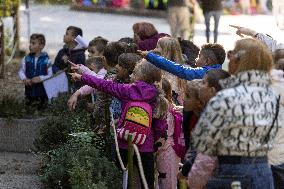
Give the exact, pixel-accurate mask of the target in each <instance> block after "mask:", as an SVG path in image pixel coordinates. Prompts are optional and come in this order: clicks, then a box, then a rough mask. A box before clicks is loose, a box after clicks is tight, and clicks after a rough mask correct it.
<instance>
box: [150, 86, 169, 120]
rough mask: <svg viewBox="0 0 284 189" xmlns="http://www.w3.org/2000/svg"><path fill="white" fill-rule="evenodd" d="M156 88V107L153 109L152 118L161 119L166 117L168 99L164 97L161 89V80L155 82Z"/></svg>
mask: <svg viewBox="0 0 284 189" xmlns="http://www.w3.org/2000/svg"><path fill="white" fill-rule="evenodd" d="M155 86H156V89H157V90H158V95H157V97H156V107H155V109H154V111H153V118H156V119H163V118H165V117H166V115H167V112H168V108H169V101H168V100H167V99H166V97H165V94H164V92H163V89H162V87H161V82H159V83H155Z"/></svg>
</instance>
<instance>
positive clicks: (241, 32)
mask: <svg viewBox="0 0 284 189" xmlns="http://www.w3.org/2000/svg"><path fill="white" fill-rule="evenodd" d="M229 26H231V27H232V28H236V29H237V31H236V34H237V35H239V36H240V37H244V35H247V36H251V37H254V36H255V35H256V34H257V32H256V31H254V30H252V29H249V28H244V27H240V26H236V25H229Z"/></svg>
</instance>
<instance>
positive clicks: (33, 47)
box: [29, 39, 44, 53]
mask: <svg viewBox="0 0 284 189" xmlns="http://www.w3.org/2000/svg"><path fill="white" fill-rule="evenodd" d="M43 47H44V45H43V44H41V43H40V42H39V40H37V39H31V40H30V46H29V49H30V52H31V53H40V52H41V51H42V49H43Z"/></svg>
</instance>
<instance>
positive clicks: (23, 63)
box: [18, 57, 52, 81]
mask: <svg viewBox="0 0 284 189" xmlns="http://www.w3.org/2000/svg"><path fill="white" fill-rule="evenodd" d="M37 60H38V57H35V67H36V66H37V63H38V61H37ZM47 67H48V69H47V75H40V76H39V78H40V80H41V81H43V80H46V79H48V78H50V77H51V76H52V68H51V60H50V59H49V61H48V65H47ZM18 75H19V77H20V79H21V80H22V81H23V80H25V79H27V76H26V61H25V57H24V58H23V59H22V61H21V67H20V70H19V72H18Z"/></svg>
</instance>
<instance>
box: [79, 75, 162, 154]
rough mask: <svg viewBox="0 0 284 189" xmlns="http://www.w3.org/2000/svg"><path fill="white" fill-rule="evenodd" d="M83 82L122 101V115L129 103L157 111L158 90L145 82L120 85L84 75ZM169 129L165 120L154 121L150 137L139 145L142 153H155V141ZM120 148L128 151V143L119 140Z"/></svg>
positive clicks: (120, 125) (119, 126) (121, 121)
mask: <svg viewBox="0 0 284 189" xmlns="http://www.w3.org/2000/svg"><path fill="white" fill-rule="evenodd" d="M81 80H82V82H83V83H85V84H87V85H89V86H91V87H94V88H96V89H98V90H100V91H102V92H105V93H108V94H110V95H111V96H113V97H115V98H117V99H119V100H121V103H122V104H121V107H122V115H123V114H124V113H125V112H126V111H127V110H126V109H125V105H126V103H127V102H129V101H144V102H148V103H149V104H150V105H151V107H152V109H153V110H154V109H155V105H156V97H157V95H158V90H157V89H156V87H155V86H154V85H151V84H148V83H145V82H143V81H135V83H133V84H120V83H115V82H113V81H107V80H104V79H99V78H96V77H93V76H90V75H86V74H83V75H82V79H81ZM122 123H123V120H122V119H120V120H119V122H118V128H121V127H122ZM166 129H167V123H166V120H165V119H163V120H162V119H154V118H153V122H152V127H151V131H150V133H149V135H148V136H147V138H146V140H145V142H144V143H143V144H142V145H138V149H139V151H140V152H154V143H155V140H154V139H158V138H160V137H161V136H162V135H164V133H165V132H166ZM118 142H119V147H120V148H121V149H127V148H128V144H127V141H125V140H122V139H119V138H118Z"/></svg>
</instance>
